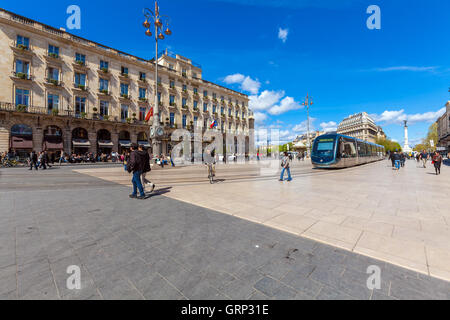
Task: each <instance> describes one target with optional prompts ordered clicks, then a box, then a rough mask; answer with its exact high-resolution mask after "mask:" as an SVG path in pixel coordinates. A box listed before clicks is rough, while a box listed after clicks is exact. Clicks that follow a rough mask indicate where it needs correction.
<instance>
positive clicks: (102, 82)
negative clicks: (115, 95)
mask: <svg viewBox="0 0 450 320" xmlns="http://www.w3.org/2000/svg"><path fill="white" fill-rule="evenodd" d="M108 87H109V81H108V80H106V79H102V78H100V91H102V92H108Z"/></svg>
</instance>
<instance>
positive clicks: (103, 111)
mask: <svg viewBox="0 0 450 320" xmlns="http://www.w3.org/2000/svg"><path fill="white" fill-rule="evenodd" d="M100 115H101V116H102V117H103V116H107V115H109V102H108V101H102V100H100Z"/></svg>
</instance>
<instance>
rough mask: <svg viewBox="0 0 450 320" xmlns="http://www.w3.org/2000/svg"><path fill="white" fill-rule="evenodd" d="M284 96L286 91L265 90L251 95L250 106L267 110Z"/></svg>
mask: <svg viewBox="0 0 450 320" xmlns="http://www.w3.org/2000/svg"><path fill="white" fill-rule="evenodd" d="M283 96H284V91H269V90H265V91H263V92H261V94H260V95H259V96H258V95H253V96H250V97H249V100H250V101H249V107H250V109H252V110H253V111H258V110H259V111H266V110H268V109H270V108H271V107H272V106H273V105H275V104H276V103H277V102H278V101H280V99H281V98H283Z"/></svg>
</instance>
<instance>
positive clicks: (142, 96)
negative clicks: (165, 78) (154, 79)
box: [139, 88, 147, 100]
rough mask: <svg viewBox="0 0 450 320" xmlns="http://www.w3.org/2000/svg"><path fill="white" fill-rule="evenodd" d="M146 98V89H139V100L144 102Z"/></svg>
mask: <svg viewBox="0 0 450 320" xmlns="http://www.w3.org/2000/svg"><path fill="white" fill-rule="evenodd" d="M146 98H147V89H145V88H139V99H141V100H144V99H146Z"/></svg>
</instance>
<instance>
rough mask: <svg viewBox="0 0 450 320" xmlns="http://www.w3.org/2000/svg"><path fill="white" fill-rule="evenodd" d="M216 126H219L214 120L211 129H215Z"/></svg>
mask: <svg viewBox="0 0 450 320" xmlns="http://www.w3.org/2000/svg"><path fill="white" fill-rule="evenodd" d="M215 126H217V121H216V120H214V121H213V122H212V123H211V125H210V126H209V128H210V129H212V128H214V127H215Z"/></svg>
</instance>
